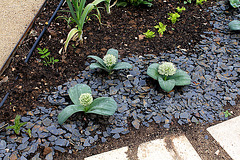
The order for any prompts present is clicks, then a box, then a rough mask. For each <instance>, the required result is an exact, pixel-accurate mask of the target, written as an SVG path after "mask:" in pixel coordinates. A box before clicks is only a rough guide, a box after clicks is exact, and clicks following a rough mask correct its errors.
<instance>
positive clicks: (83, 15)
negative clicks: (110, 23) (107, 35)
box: [64, 0, 105, 51]
mask: <svg viewBox="0 0 240 160" xmlns="http://www.w3.org/2000/svg"><path fill="white" fill-rule="evenodd" d="M66 1H67V4H68V7H69V9H70V11H69V12H70V13H71V15H72V19H73V22H75V23H76V24H77V25H76V27H75V28H72V29H71V30H70V32H69V33H68V36H67V39H66V41H65V45H64V50H65V51H66V50H67V46H68V43H69V41H70V40H71V39H73V40H74V41H77V42H80V43H83V38H82V35H83V26H84V24H85V22H86V21H87V20H88V19H89V17H90V16H92V15H94V16H96V17H97V18H98V20H99V21H100V22H101V14H100V12H99V10H98V7H97V5H98V4H99V3H101V2H104V1H105V0H95V1H93V2H92V3H89V4H88V5H87V6H86V7H85V3H86V0H66ZM93 9H96V10H97V14H92V15H90V16H89V14H90V12H91V11H92V10H93Z"/></svg>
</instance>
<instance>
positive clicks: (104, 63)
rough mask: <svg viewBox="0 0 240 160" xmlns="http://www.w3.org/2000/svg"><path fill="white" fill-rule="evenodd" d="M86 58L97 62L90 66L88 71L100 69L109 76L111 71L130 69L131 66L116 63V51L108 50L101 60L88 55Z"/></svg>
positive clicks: (125, 63)
mask: <svg viewBox="0 0 240 160" xmlns="http://www.w3.org/2000/svg"><path fill="white" fill-rule="evenodd" d="M88 57H89V58H93V59H95V60H96V61H97V63H92V64H91V65H90V69H96V68H100V69H103V70H105V71H107V72H108V73H109V74H111V73H112V71H113V70H119V69H130V68H132V65H131V64H129V63H127V62H118V50H116V49H109V50H108V51H107V54H106V55H105V56H104V57H103V59H101V58H99V57H97V56H93V55H89V56H88Z"/></svg>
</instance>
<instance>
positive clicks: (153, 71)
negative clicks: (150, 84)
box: [147, 63, 159, 80]
mask: <svg viewBox="0 0 240 160" xmlns="http://www.w3.org/2000/svg"><path fill="white" fill-rule="evenodd" d="M158 66H159V64H158V63H153V64H151V65H150V66H149V67H148V69H147V75H149V76H150V77H152V78H153V79H155V80H157V79H158V76H159V73H158Z"/></svg>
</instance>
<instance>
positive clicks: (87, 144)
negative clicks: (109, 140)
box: [83, 139, 91, 147]
mask: <svg viewBox="0 0 240 160" xmlns="http://www.w3.org/2000/svg"><path fill="white" fill-rule="evenodd" d="M83 146H84V147H88V146H91V144H90V143H89V140H88V139H85V141H84V144H83Z"/></svg>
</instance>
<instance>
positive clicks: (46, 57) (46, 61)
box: [37, 48, 59, 66]
mask: <svg viewBox="0 0 240 160" xmlns="http://www.w3.org/2000/svg"><path fill="white" fill-rule="evenodd" d="M37 50H38V53H39V54H42V56H41V58H42V59H44V60H43V61H42V62H43V64H44V65H45V66H48V65H50V64H54V63H56V62H58V61H59V60H58V59H54V57H49V55H50V52H48V49H46V48H43V49H41V48H37Z"/></svg>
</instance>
